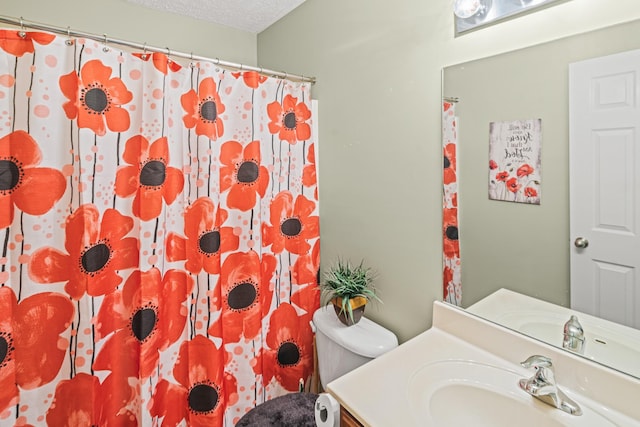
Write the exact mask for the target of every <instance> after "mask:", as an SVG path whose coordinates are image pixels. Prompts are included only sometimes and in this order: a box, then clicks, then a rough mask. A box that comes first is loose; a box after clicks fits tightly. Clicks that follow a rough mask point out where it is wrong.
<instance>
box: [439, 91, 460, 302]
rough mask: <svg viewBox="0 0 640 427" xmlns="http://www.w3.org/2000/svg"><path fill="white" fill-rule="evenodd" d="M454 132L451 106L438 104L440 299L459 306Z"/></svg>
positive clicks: (456, 135) (454, 119)
mask: <svg viewBox="0 0 640 427" xmlns="http://www.w3.org/2000/svg"><path fill="white" fill-rule="evenodd" d="M457 144H458V132H457V125H456V111H455V103H452V102H447V101H444V102H443V103H442V148H443V154H444V168H443V175H442V181H443V186H444V188H443V190H444V191H443V200H442V243H443V299H444V301H447V302H450V303H451V304H455V305H461V304H462V281H461V275H462V273H461V264H460V243H459V241H458V175H457V171H456V147H457Z"/></svg>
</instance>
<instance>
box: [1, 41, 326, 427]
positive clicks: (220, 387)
mask: <svg viewBox="0 0 640 427" xmlns="http://www.w3.org/2000/svg"><path fill="white" fill-rule="evenodd" d="M310 102H311V99H310V88H309V86H308V85H307V84H302V83H293V82H291V81H287V80H282V79H275V78H268V77H265V76H261V75H259V74H257V73H255V72H244V73H234V72H230V71H226V70H222V69H219V68H217V67H216V66H215V65H213V64H211V63H205V62H202V63H192V64H179V63H178V62H175V61H172V60H171V59H169V58H168V57H167V56H166V55H164V54H158V53H154V54H148V53H143V54H130V53H126V52H122V51H119V50H116V49H113V48H110V47H107V46H104V45H103V44H102V43H100V42H96V41H92V40H82V39H76V40H72V39H69V38H67V37H58V36H54V35H52V34H47V33H43V32H25V31H17V30H11V29H7V30H0V247H1V249H0V250H1V251H2V254H1V257H0V425H3V426H4V425H6V426H9V425H14V424H15V425H20V426H25V425H50V426H74V427H77V426H142V425H145V426H150V425H162V426H185V425H189V426H223V425H224V426H231V425H233V424H234V423H235V422H237V421H238V419H239V418H240V417H241V416H242V415H244V414H245V413H246V412H247V411H249V410H250V409H251V408H253V407H254V406H255V405H257V404H259V403H261V402H263V401H265V400H268V399H270V398H273V397H276V396H278V395H281V394H284V393H287V392H289V391H296V390H297V389H298V385H299V381H300V379H302V380H303V381H306V380H307V379H308V377H309V376H310V374H311V372H312V368H313V367H312V364H313V355H312V332H311V328H310V324H309V321H310V320H311V316H312V314H313V312H314V311H315V309H316V308H317V307H318V305H319V301H318V293H317V279H316V277H317V271H318V264H319V225H318V224H319V221H318V197H317V182H316V178H315V177H316V173H315V159H314V152H315V151H314V136H313V135H312V134H311V125H312V121H313V120H314V118H313V117H312V116H311V110H310Z"/></svg>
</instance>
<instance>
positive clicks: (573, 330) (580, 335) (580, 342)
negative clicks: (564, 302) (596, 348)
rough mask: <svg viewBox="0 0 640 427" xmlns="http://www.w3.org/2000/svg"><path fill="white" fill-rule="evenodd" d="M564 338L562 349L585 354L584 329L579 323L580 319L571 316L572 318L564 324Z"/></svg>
mask: <svg viewBox="0 0 640 427" xmlns="http://www.w3.org/2000/svg"><path fill="white" fill-rule="evenodd" d="M563 333H564V338H563V339H562V347H564V348H566V349H567V350H571V351H573V352H575V353H579V354H583V353H584V342H585V341H584V329H582V325H581V324H580V322H578V318H577V317H576V316H574V315H571V318H569V320H568V321H567V323H565V324H564V332H563Z"/></svg>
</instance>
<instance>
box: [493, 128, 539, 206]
mask: <svg viewBox="0 0 640 427" xmlns="http://www.w3.org/2000/svg"><path fill="white" fill-rule="evenodd" d="M541 142H542V119H530V120H515V121H506V122H491V123H490V124H489V199H491V200H503V201H507V202H516V203H529V204H534V205H539V204H540V181H541V176H540V167H541V159H540V149H541Z"/></svg>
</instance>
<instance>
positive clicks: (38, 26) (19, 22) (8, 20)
mask: <svg viewBox="0 0 640 427" xmlns="http://www.w3.org/2000/svg"><path fill="white" fill-rule="evenodd" d="M0 22H4V23H5V24H11V25H15V26H19V27H20V28H21V29H23V30H24V28H25V27H28V28H33V29H35V30H43V31H49V32H53V33H57V34H62V35H66V36H69V37H84V38H88V39H91V40H95V41H102V42H103V43H105V44H109V43H112V44H117V45H121V46H128V47H133V48H136V49H142V50H145V51H150V52H159V53H166V54H167V55H168V56H177V57H181V58H186V59H189V60H192V61H193V60H197V61H207V62H213V63H214V64H216V65H220V66H222V67H226V68H232V69H235V70H239V71H257V72H259V73H260V74H265V75H269V76H272V77H282V78H285V79H291V80H296V81H301V82H308V83H311V84H314V83H315V82H316V78H315V77H305V76H303V75H298V74H290V73H286V72H283V71H275V70H269V69H267V68H262V67H253V66H250V65H243V64H238V63H234V62H228V61H223V60H221V59H219V58H207V57H205V56H197V55H194V54H193V53H185V52H179V51H173V50H171V49H169V48H168V47H166V48H161V47H155V46H148V45H147V44H146V43H144V44H142V43H136V42H131V41H127V40H120V39H114V38H112V37H108V36H107V35H106V34H103V35H102V36H100V35H98V34H91V33H85V32H83V31H77V30H72V29H70V28H69V27H67V28H62V27H56V26H53V25H49V24H42V23H38V22H33V21H26V20H24V19H22V17H20V18H13V17H10V16H4V15H0Z"/></svg>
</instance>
